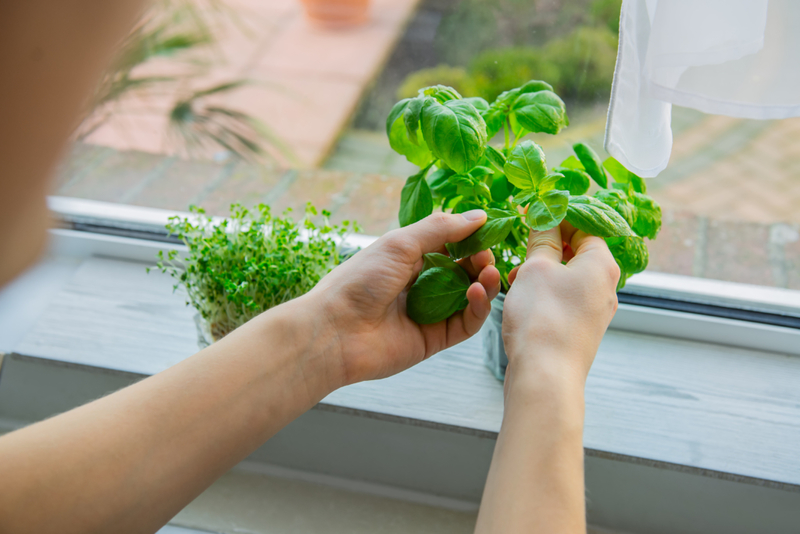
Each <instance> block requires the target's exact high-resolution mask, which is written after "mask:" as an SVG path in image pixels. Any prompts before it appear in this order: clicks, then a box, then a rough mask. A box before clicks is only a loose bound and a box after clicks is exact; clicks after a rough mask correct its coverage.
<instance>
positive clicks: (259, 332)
mask: <svg viewBox="0 0 800 534" xmlns="http://www.w3.org/2000/svg"><path fill="white" fill-rule="evenodd" d="M306 304H307V302H305V301H295V302H293V303H289V304H288V305H285V306H282V307H280V308H277V309H274V310H272V311H271V312H267V313H266V314H263V315H262V316H260V317H259V318H257V319H255V320H254V321H252V322H250V323H248V324H247V325H245V326H244V327H242V328H241V329H239V330H237V331H236V332H235V333H233V334H231V335H230V336H228V337H226V338H225V339H224V340H222V341H221V342H219V343H216V344H214V345H212V346H211V347H209V348H208V349H206V350H204V351H202V352H200V353H198V354H196V355H195V356H193V357H191V358H189V359H187V360H185V361H184V362H182V363H180V364H178V365H176V366H174V367H172V368H170V369H168V370H167V371H165V372H163V373H160V374H158V375H155V376H153V377H150V378H148V379H146V380H143V381H141V382H139V383H137V384H135V385H133V386H131V387H129V388H126V389H124V390H121V391H119V392H117V393H115V394H113V395H110V396H108V397H105V398H103V399H100V400H98V401H95V402H93V403H90V404H88V405H86V406H83V407H81V408H79V409H77V410H73V411H71V412H67V413H65V414H62V415H60V416H57V417H54V418H52V419H49V420H47V421H44V422H42V423H38V424H36V425H32V426H31V427H28V428H25V429H22V430H20V431H18V432H15V433H12V434H9V435H7V436H5V437H4V438H2V439H0V480H3V484H2V485H0V531H4V532H5V531H9V532H37V533H44V532H59V533H62V532H64V533H65V532H81V533H84V532H111V531H113V532H148V531H150V532H152V531H154V530H156V528H158V527H159V526H161V525H163V524H164V523H166V521H168V520H169V519H170V518H171V517H172V516H173V515H175V514H176V513H177V512H178V511H180V510H181V508H183V507H184V506H185V505H186V504H188V503H189V502H190V501H191V500H192V499H193V498H194V497H195V496H197V495H198V494H199V493H201V492H202V491H203V490H204V489H205V488H206V487H207V486H208V485H209V484H210V483H211V482H213V480H215V479H216V478H217V477H219V476H220V475H221V474H222V473H224V472H225V471H226V470H228V469H230V468H231V467H232V466H234V465H235V464H236V463H237V462H239V461H240V460H242V459H243V458H245V457H246V456H247V455H248V454H250V453H251V452H252V451H253V450H255V449H256V448H257V447H258V446H259V445H261V444H262V443H263V442H264V441H266V440H267V439H268V438H269V437H271V436H272V435H274V434H275V433H276V432H277V431H278V430H280V429H281V428H282V427H283V426H285V425H286V424H287V423H289V422H290V421H291V420H293V419H294V418H296V417H297V416H299V415H300V414H302V413H303V412H305V411H306V410H308V409H309V408H311V407H312V406H313V405H314V404H315V403H316V402H318V401H319V400H320V399H321V398H322V397H324V396H325V395H326V394H327V393H329V392H330V391H332V390H333V389H335V388H336V387H337V386H338V385H340V381H341V376H340V370H339V369H338V368H337V366H336V365H335V361H336V359H335V358H330V357H329V356H330V351H335V350H336V347H335V339H334V338H333V337H332V336H331V335H330V333H329V331H327V330H325V329H324V327H321V326H318V325H319V323H318V322H317V321H314V320H310V319H309V316H313V314H312V313H309V311H308V310H307V309H305V308H304V306H305V305H306ZM331 362H334V365H331Z"/></svg>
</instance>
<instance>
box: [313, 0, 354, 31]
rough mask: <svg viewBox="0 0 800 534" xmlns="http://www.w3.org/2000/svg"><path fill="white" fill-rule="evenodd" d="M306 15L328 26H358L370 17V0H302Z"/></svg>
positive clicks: (319, 23)
mask: <svg viewBox="0 0 800 534" xmlns="http://www.w3.org/2000/svg"><path fill="white" fill-rule="evenodd" d="M302 2H303V7H304V8H305V11H306V17H308V20H310V21H311V22H313V23H314V24H317V25H320V26H325V27H328V28H346V27H350V26H358V25H360V24H364V23H365V22H367V20H368V18H369V2H370V0H302Z"/></svg>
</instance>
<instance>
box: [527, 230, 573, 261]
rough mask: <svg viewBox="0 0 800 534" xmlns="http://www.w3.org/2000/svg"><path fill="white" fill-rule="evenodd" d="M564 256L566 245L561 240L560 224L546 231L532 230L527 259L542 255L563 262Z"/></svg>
mask: <svg viewBox="0 0 800 534" xmlns="http://www.w3.org/2000/svg"><path fill="white" fill-rule="evenodd" d="M563 256H564V245H563V242H562V241H561V227H560V226H556V227H555V228H551V229H549V230H545V231H544V232H537V231H536V230H533V231H531V235H530V237H528V255H527V257H526V259H528V260H530V259H532V258H535V257H541V258H547V259H549V260H552V261H554V262H556V263H561V260H562V258H563Z"/></svg>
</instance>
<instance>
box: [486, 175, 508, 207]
mask: <svg viewBox="0 0 800 534" xmlns="http://www.w3.org/2000/svg"><path fill="white" fill-rule="evenodd" d="M489 189H490V191H491V193H492V200H494V201H495V202H504V201H506V200H508V197H510V196H511V191H512V188H511V184H509V183H508V179H507V178H506V176H505V175H504V174H495V175H494V178H493V179H492V186H491V187H490V188H489Z"/></svg>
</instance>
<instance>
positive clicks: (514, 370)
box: [505, 351, 586, 406]
mask: <svg viewBox="0 0 800 534" xmlns="http://www.w3.org/2000/svg"><path fill="white" fill-rule="evenodd" d="M569 356H570V355H568V354H564V353H561V352H558V351H557V352H555V353H551V354H544V353H542V352H538V353H537V354H536V355H527V356H526V357H523V358H513V357H511V356H510V357H509V366H508V370H507V372H506V388H505V392H506V402H509V400H510V399H528V400H542V399H547V401H548V402H551V401H555V402H559V403H565V402H569V403H572V404H579V405H580V406H583V398H584V389H585V386H586V373H585V372H584V371H583V370H582V369H581V368H580V366H577V365H575V364H574V362H575V361H576V359H575V358H572V357H569Z"/></svg>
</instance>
